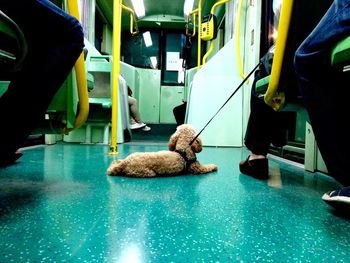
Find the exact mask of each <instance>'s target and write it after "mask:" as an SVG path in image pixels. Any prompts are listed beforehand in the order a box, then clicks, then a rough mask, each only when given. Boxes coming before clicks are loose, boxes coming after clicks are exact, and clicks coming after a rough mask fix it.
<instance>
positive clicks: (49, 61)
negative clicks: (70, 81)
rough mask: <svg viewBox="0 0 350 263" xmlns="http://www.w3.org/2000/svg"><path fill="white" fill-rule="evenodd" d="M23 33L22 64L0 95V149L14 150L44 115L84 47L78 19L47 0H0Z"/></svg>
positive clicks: (2, 8)
mask: <svg viewBox="0 0 350 263" xmlns="http://www.w3.org/2000/svg"><path fill="white" fill-rule="evenodd" d="M0 9H1V10H2V11H3V12H4V13H5V14H6V15H8V16H9V17H10V18H11V19H12V20H14V21H15V22H16V23H17V24H18V25H19V27H20V28H21V30H22V31H23V34H24V36H25V38H26V41H27V44H28V53H27V56H26V58H25V61H24V64H23V67H22V69H21V70H20V71H18V72H17V73H15V75H13V76H12V79H11V83H10V86H9V88H8V91H7V92H6V93H5V94H4V95H3V96H2V97H1V98H0V120H1V129H0V154H1V153H3V154H6V153H8V152H12V151H15V150H16V149H17V148H18V147H20V146H21V144H22V143H23V141H24V140H25V139H26V138H27V137H28V135H29V134H30V132H31V131H32V129H33V128H34V127H35V126H36V125H37V124H38V122H39V121H40V120H41V119H43V118H44V114H45V111H46V109H47V108H48V106H49V104H50V102H51V100H52V98H53V97H54V95H55V93H56V92H57V90H58V89H59V88H60V87H61V85H62V84H63V82H64V81H65V79H66V78H67V76H68V74H69V72H70V71H71V69H72V67H73V66H74V63H75V61H76V60H77V58H78V57H79V55H80V54H81V52H82V50H83V47H84V35H83V31H82V27H81V25H80V23H79V22H78V21H77V20H76V19H75V18H73V17H71V16H69V15H68V14H66V13H65V12H64V11H63V10H62V9H60V8H58V7H57V6H55V5H54V4H52V3H51V2H50V1H47V0H12V1H0Z"/></svg>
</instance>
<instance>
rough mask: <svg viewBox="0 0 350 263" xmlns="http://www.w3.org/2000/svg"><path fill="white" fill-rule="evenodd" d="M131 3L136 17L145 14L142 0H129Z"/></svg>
mask: <svg viewBox="0 0 350 263" xmlns="http://www.w3.org/2000/svg"><path fill="white" fill-rule="evenodd" d="M131 3H132V6H133V7H134V11H135V13H136V15H137V17H143V16H145V5H144V4H143V0H131Z"/></svg>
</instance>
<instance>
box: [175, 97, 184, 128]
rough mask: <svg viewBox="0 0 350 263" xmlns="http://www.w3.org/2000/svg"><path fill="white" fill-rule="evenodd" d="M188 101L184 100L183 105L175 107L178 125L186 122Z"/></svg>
mask: <svg viewBox="0 0 350 263" xmlns="http://www.w3.org/2000/svg"><path fill="white" fill-rule="evenodd" d="M186 107H187V102H186V101H183V102H182V104H181V105H178V106H176V107H174V108H173V114H174V117H175V120H176V125H177V126H179V125H181V124H184V123H185V115H186Z"/></svg>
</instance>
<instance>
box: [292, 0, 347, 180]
mask: <svg viewBox="0 0 350 263" xmlns="http://www.w3.org/2000/svg"><path fill="white" fill-rule="evenodd" d="M349 35H350V0H335V1H334V2H333V4H332V5H331V7H330V8H329V10H328V11H327V13H326V14H325V16H324V17H323V18H322V19H321V21H320V22H319V24H318V25H317V27H316V28H315V29H314V31H313V32H312V33H311V34H310V35H309V36H308V37H307V38H306V39H305V41H304V42H303V43H302V44H301V45H300V47H299V48H298V50H297V51H296V53H295V59H294V66H295V70H296V73H297V77H298V82H299V87H300V90H301V93H302V95H303V98H304V101H305V107H306V109H307V111H308V114H309V118H310V122H311V126H312V128H313V131H314V133H315V137H316V141H317V144H318V147H319V149H320V152H321V154H322V157H323V159H324V161H325V164H326V166H327V169H328V171H329V173H330V175H331V176H333V177H334V178H336V179H337V180H338V181H339V182H340V183H342V184H344V185H350V173H349V170H348V168H349V166H348V163H347V162H349V160H350V159H349V154H348V153H349V147H350V142H349V129H348V128H347V126H348V125H349V94H350V92H349V90H350V88H349V87H350V86H349V85H350V76H349V73H346V74H345V73H341V72H340V71H339V70H338V69H336V68H334V67H332V66H331V64H330V59H331V51H332V49H333V47H334V46H335V44H336V43H337V42H338V41H340V40H341V39H343V38H345V37H347V36H349Z"/></svg>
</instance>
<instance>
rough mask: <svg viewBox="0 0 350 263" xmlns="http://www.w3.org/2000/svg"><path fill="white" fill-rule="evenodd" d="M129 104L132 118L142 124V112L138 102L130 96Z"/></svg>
mask: <svg viewBox="0 0 350 263" xmlns="http://www.w3.org/2000/svg"><path fill="white" fill-rule="evenodd" d="M128 103H129V108H130V115H131V117H132V118H133V119H134V120H135V121H136V122H137V123H142V120H141V116H140V112H139V109H138V106H137V100H136V99H135V98H133V97H131V96H128Z"/></svg>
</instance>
